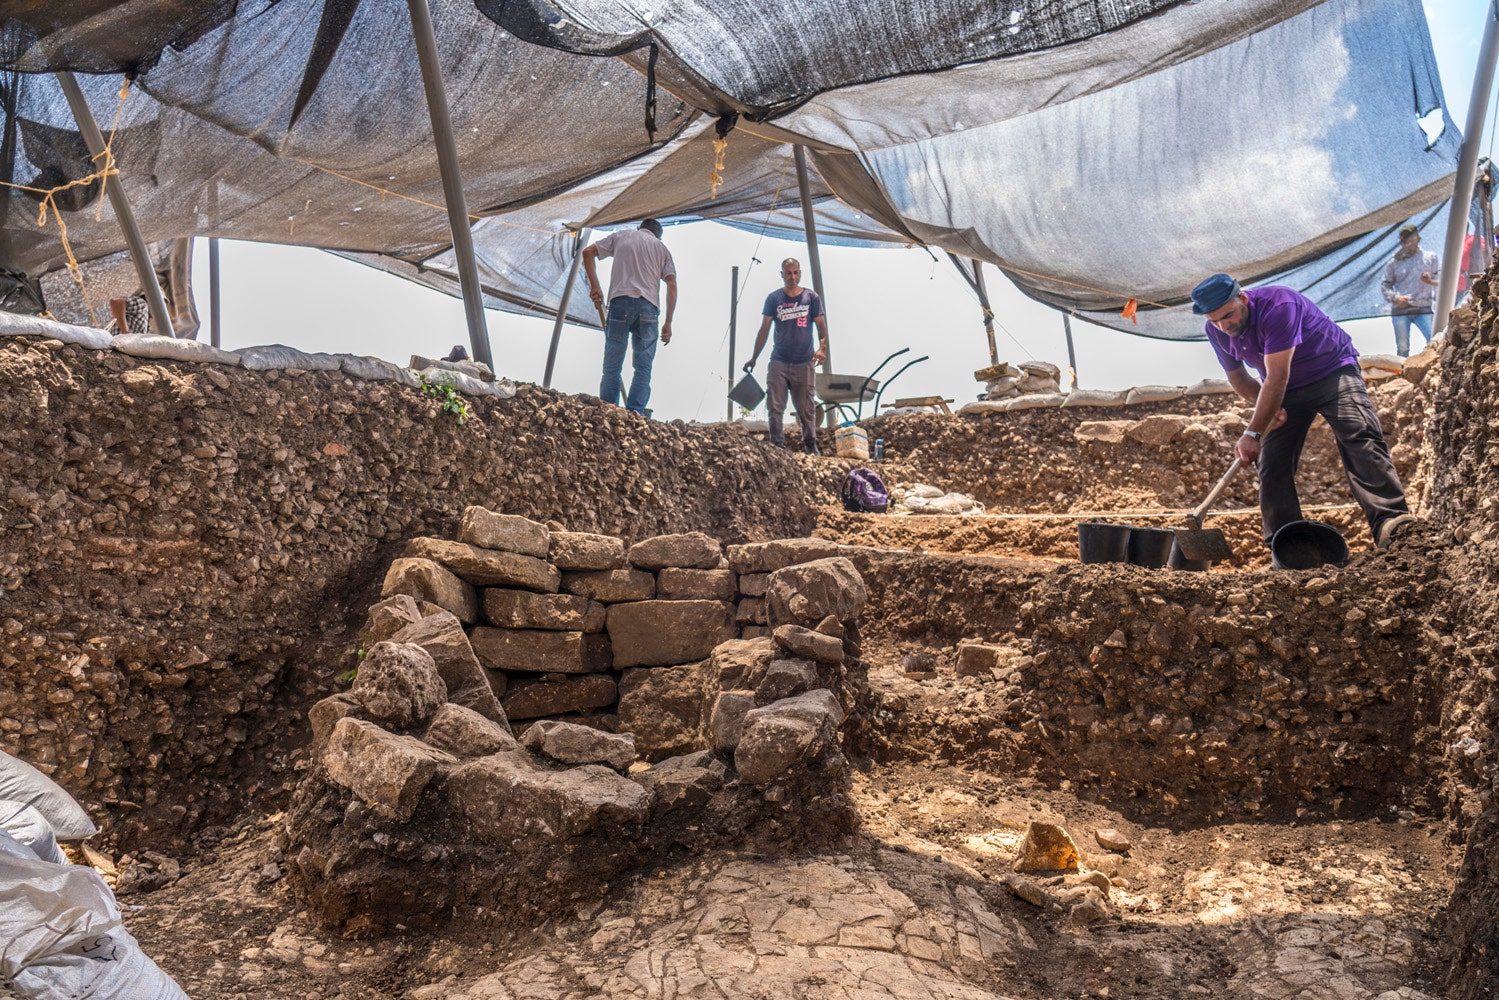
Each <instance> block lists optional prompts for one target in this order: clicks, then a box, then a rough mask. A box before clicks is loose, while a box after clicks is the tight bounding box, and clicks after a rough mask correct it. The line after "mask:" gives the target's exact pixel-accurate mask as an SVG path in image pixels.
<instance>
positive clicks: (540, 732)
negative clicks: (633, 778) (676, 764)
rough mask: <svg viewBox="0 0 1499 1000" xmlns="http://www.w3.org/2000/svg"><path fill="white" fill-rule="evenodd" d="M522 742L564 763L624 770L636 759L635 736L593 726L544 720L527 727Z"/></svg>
mask: <svg viewBox="0 0 1499 1000" xmlns="http://www.w3.org/2000/svg"><path fill="white" fill-rule="evenodd" d="M521 743H522V745H524V746H526V747H529V748H530V749H532V750H535V751H536V752H537V753H541V754H545V755H546V756H548V757H550V758H552V759H553V760H556V761H561V762H562V763H564V764H604V765H606V766H608V767H612V768H614V769H615V770H616V771H623V770H625V769H626V768H628V767H629V766H630V765H631V764H633V763H634V762H635V737H634V736H633V735H631V734H630V733H606V732H603V731H601V730H598V729H594V728H593V727H592V726H579V725H575V724H573V723H571V722H555V721H552V720H548V719H543V720H542V721H541V722H538V723H536V724H535V725H533V726H531V727H530V728H529V729H527V730H526V735H525V736H524V737H522V738H521Z"/></svg>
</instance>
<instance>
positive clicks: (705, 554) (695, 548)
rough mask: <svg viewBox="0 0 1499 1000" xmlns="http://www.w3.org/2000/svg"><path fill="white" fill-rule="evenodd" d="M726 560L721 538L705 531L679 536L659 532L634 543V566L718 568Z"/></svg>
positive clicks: (652, 567)
mask: <svg viewBox="0 0 1499 1000" xmlns="http://www.w3.org/2000/svg"><path fill="white" fill-rule="evenodd" d="M722 559H723V546H722V545H721V544H719V541H718V539H716V538H713V537H712V536H710V535H705V534H703V533H702V532H701V531H688V532H684V533H682V534H679V535H657V536H656V537H655V538H647V539H645V540H644V541H640V542H636V543H635V544H634V545H632V546H630V555H629V560H630V565H631V566H634V567H636V568H637V569H664V568H666V567H668V566H682V567H687V568H689V569H715V568H717V567H718V564H719V561H720V560H722Z"/></svg>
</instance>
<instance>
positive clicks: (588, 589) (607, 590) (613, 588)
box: [562, 539, 656, 604]
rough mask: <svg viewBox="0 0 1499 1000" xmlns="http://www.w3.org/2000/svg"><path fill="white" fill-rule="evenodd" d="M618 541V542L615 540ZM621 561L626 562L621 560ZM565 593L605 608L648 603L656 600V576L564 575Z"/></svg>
mask: <svg viewBox="0 0 1499 1000" xmlns="http://www.w3.org/2000/svg"><path fill="white" fill-rule="evenodd" d="M616 540H617V539H616ZM620 558H624V557H623V556H621V557H620ZM562 589H563V590H565V591H567V592H568V593H569V594H577V595H578V596H579V597H589V598H592V599H593V600H595V601H599V602H600V603H602V604H619V603H621V602H624V601H649V600H650V599H651V598H653V597H655V596H656V576H655V574H653V573H647V572H646V571H645V570H641V569H606V570H600V571H598V572H594V573H563V574H562Z"/></svg>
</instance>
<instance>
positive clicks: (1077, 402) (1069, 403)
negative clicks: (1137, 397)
mask: <svg viewBox="0 0 1499 1000" xmlns="http://www.w3.org/2000/svg"><path fill="white" fill-rule="evenodd" d="M1127 395H1129V390H1127V389H1073V390H1072V391H1071V392H1069V393H1068V394H1067V398H1066V399H1064V400H1063V401H1062V408H1063V409H1064V410H1065V409H1068V408H1071V407H1076V406H1123V405H1124V397H1125V396H1127Z"/></svg>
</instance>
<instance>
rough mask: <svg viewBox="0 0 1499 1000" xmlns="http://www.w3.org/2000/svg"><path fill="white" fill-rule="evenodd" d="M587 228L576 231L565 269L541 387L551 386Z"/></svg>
mask: <svg viewBox="0 0 1499 1000" xmlns="http://www.w3.org/2000/svg"><path fill="white" fill-rule="evenodd" d="M588 233H589V230H587V229H580V230H579V231H578V244H577V246H575V247H573V263H572V267H570V268H568V271H567V284H566V285H565V286H563V288H562V301H561V303H559V304H558V306H557V322H556V324H555V325H553V327H552V343H551V346H550V347H548V348H547V370H546V374H545V375H543V376H542V379H541V384H542V387H543V388H546V389H550V388H551V387H552V369H553V368H555V367H556V365H557V345H558V344H559V343H560V342H561V341H562V324H563V323H565V322H567V307H568V304H569V303H571V302H572V300H573V288H574V287H575V286H576V285H577V284H578V265H579V264H582V263H583V246H584V244H586V243H587V242H588Z"/></svg>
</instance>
